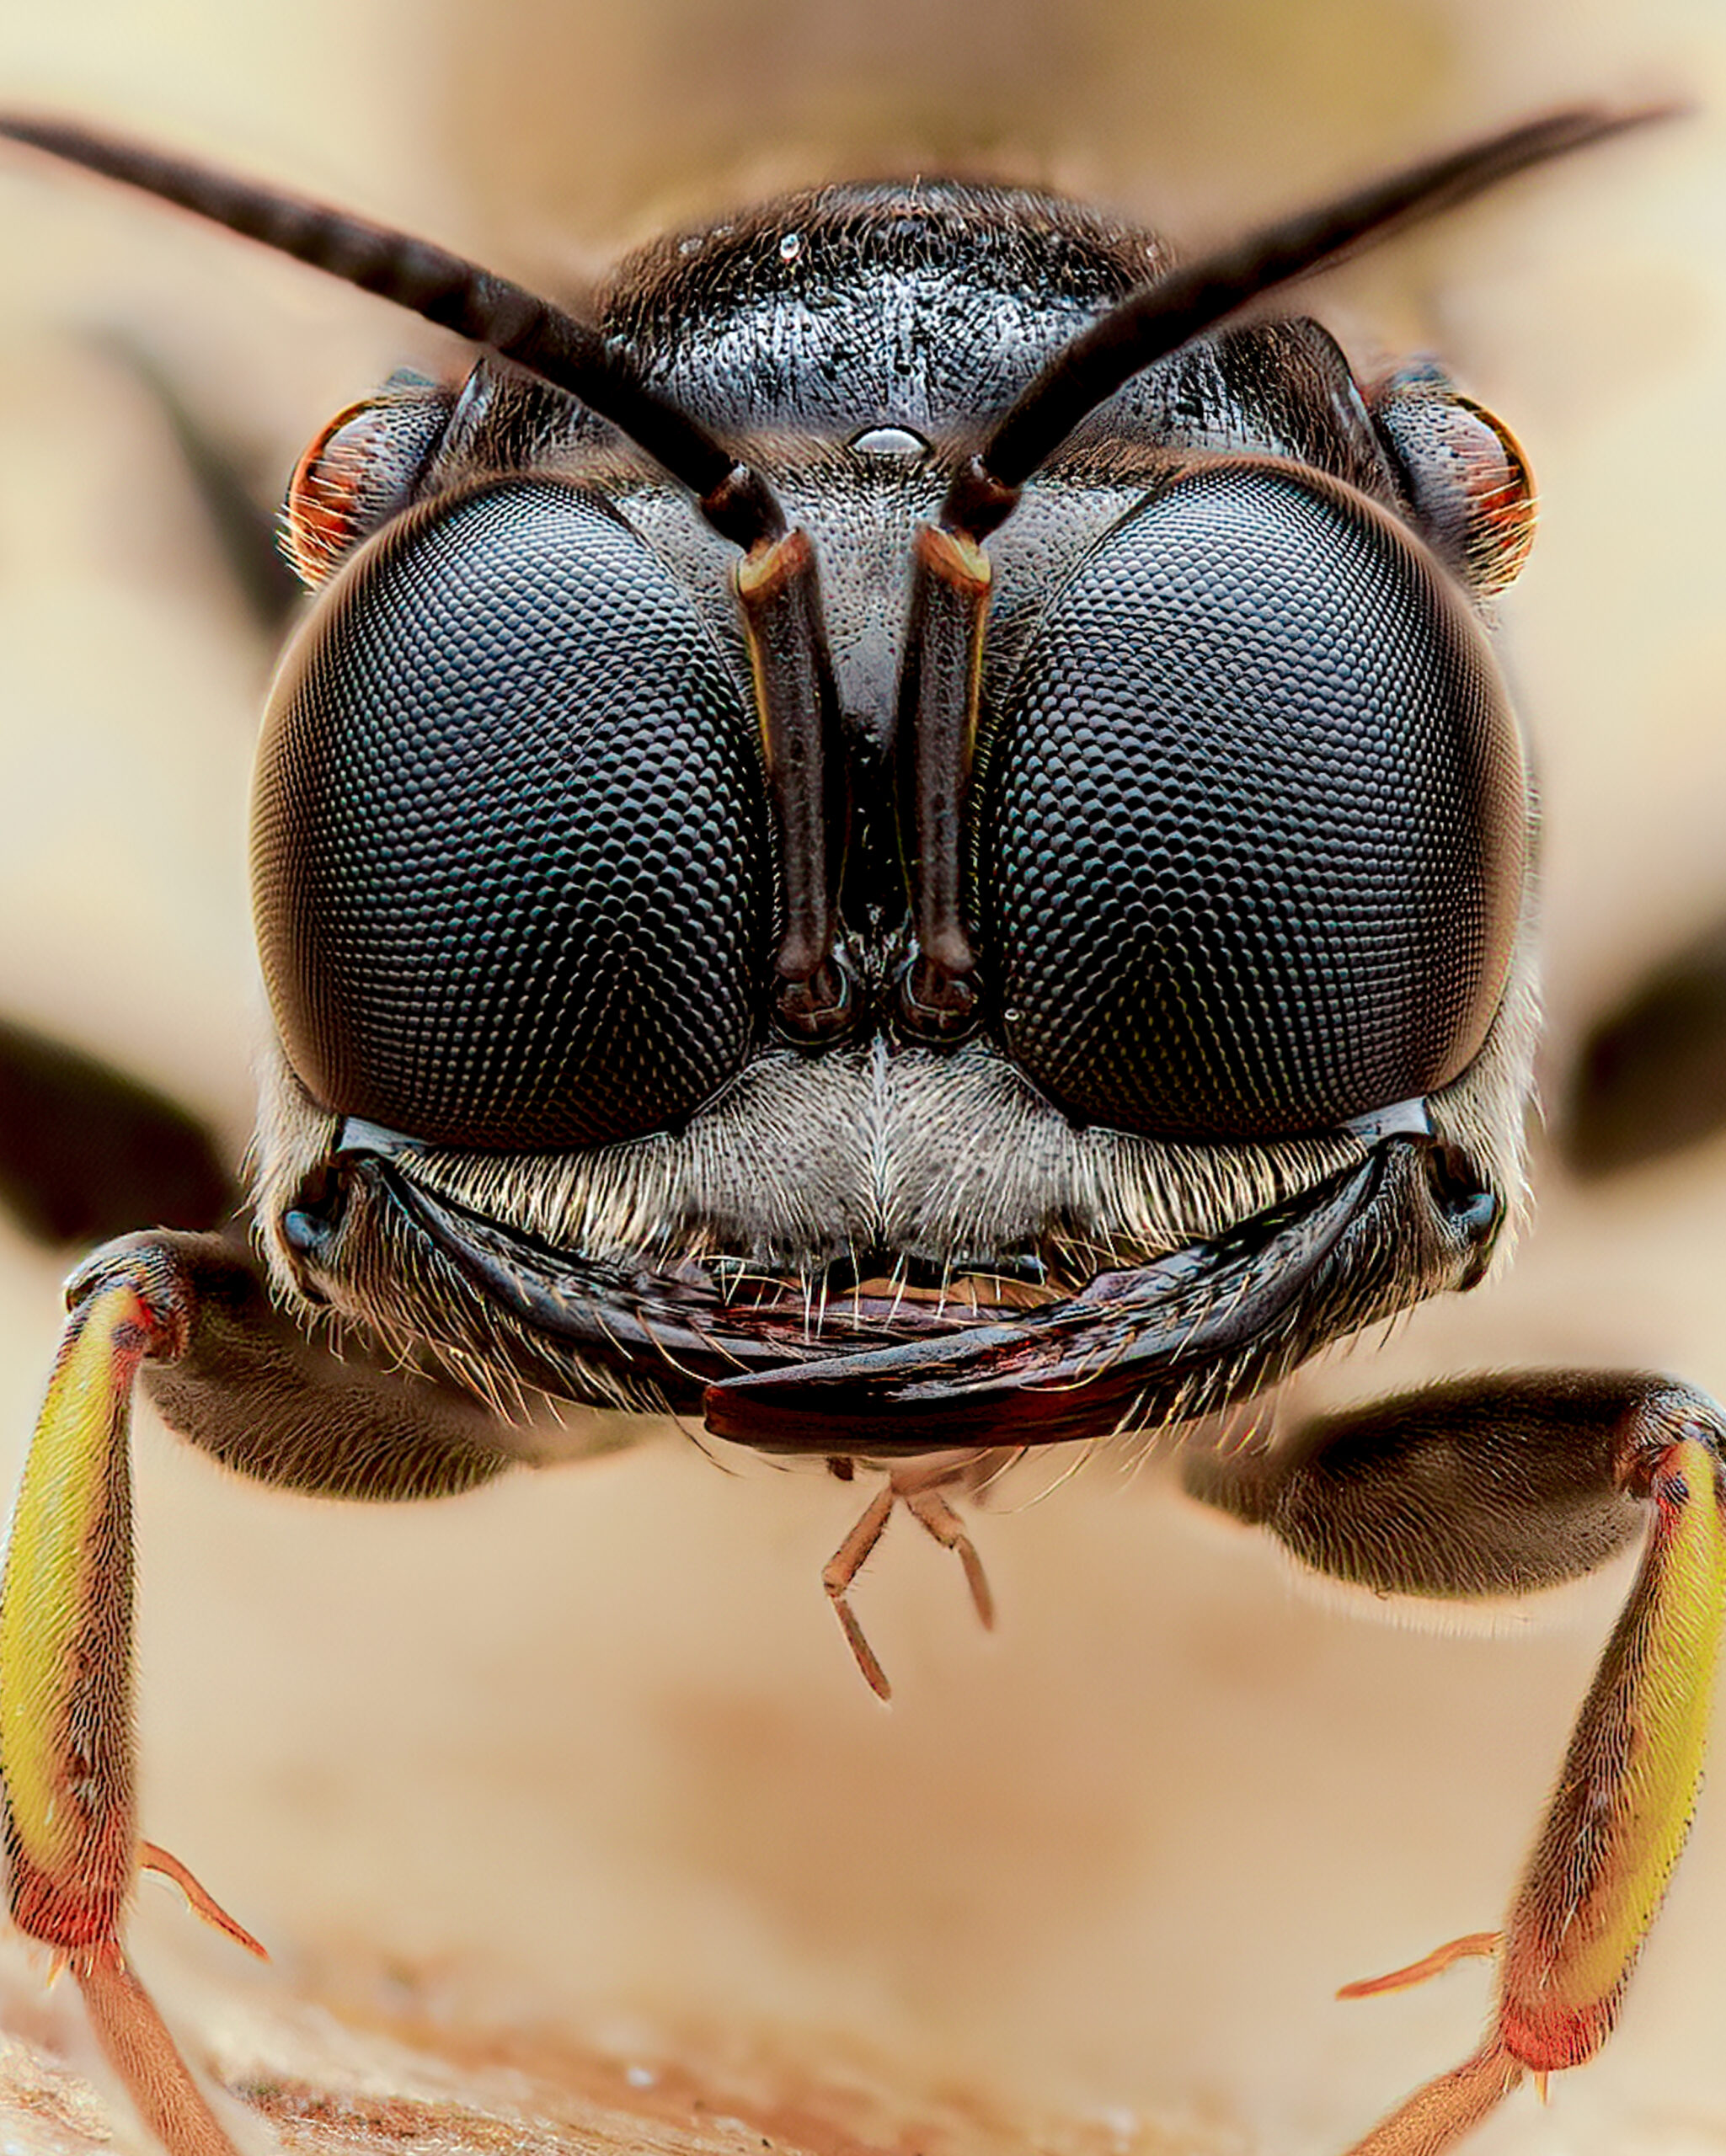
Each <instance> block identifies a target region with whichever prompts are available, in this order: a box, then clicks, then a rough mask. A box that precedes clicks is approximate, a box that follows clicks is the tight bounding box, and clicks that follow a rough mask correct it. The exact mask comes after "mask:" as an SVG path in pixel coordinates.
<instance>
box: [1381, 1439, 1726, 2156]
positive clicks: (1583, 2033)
mask: <svg viewBox="0 0 1726 2156" xmlns="http://www.w3.org/2000/svg"><path fill="white" fill-rule="evenodd" d="M1693 1401H1694V1396H1691V1401H1690V1402H1687V1403H1686V1405H1687V1406H1689V1405H1692V1403H1693ZM1661 1405H1662V1406H1664V1405H1665V1404H1664V1403H1662V1404H1661ZM1659 1412H1660V1410H1659V1407H1656V1408H1655V1409H1654V1415H1658V1414H1659ZM1651 1419H1652V1417H1651ZM1656 1434H1657V1436H1658V1439H1659V1441H1657V1442H1650V1441H1649V1440H1650V1438H1651V1436H1654V1435H1656ZM1639 1435H1640V1438H1641V1442H1640V1443H1639V1444H1638V1446H1637V1448H1636V1449H1635V1451H1634V1452H1633V1454H1632V1456H1631V1457H1630V1459H1629V1460H1628V1461H1627V1465H1626V1470H1625V1476H1624V1482H1625V1486H1626V1487H1627V1488H1628V1489H1629V1490H1631V1491H1632V1492H1634V1494H1636V1495H1637V1496H1638V1497H1642V1498H1643V1499H1644V1500H1645V1501H1646V1502H1648V1503H1649V1505H1650V1507H1651V1508H1652V1512H1653V1518H1652V1521H1651V1524H1650V1527H1649V1540H1648V1543H1647V1546H1646V1548H1645V1550H1644V1553H1643V1561H1642V1566H1641V1570H1640V1571H1639V1572H1638V1575H1637V1578H1636V1583H1635V1585H1634V1587H1633V1588H1632V1590H1631V1593H1630V1598H1629V1600H1628V1602H1627V1604H1626V1605H1625V1608H1624V1610H1623V1613H1622V1615H1621V1616H1620V1618H1619V1620H1618V1623H1617V1625H1616V1627H1615V1629H1614V1630H1613V1633H1612V1636H1611V1641H1609V1643H1608V1645H1607V1647H1606V1653H1605V1655H1604V1656H1603V1657H1602V1658H1601V1662H1600V1668H1599V1670H1598V1672H1597V1673H1596V1674H1595V1681H1594V1684H1593V1686H1592V1688H1591V1689H1590V1692H1589V1695H1588V1698H1587V1700H1585V1701H1584V1705H1583V1708H1582V1711H1581V1713H1580V1715H1579V1717H1578V1719H1577V1723H1576V1727H1575V1731H1574V1734H1573V1736H1572V1737H1571V1740H1570V1748H1569V1750H1568V1753H1567V1754H1566V1755H1565V1759H1564V1764H1563V1769H1562V1770H1561V1772H1560V1774H1559V1777H1558V1788H1557V1790H1555V1792H1554V1794H1553V1796H1552V1801H1551V1803H1550V1805H1549V1806H1548V1807H1547V1815H1546V1818H1545V1820H1544V1822H1542V1828H1541V1831H1540V1834H1539V1836H1538V1838H1537V1839H1536V1844H1535V1848H1534V1853H1533V1854H1532V1855H1531V1858H1530V1859H1529V1862H1528V1865H1527V1869H1526V1871H1525V1872H1524V1875H1523V1877H1522V1880H1521V1882H1520V1886H1519V1887H1518V1888H1517V1892H1516V1895H1515V1900H1514V1901H1513V1903H1512V1904H1511V1908H1510V1918H1509V1921H1508V1923H1507V1924H1506V1926H1505V1929H1504V1940H1503V1945H1502V1949H1501V1955H1500V1960H1499V1998H1498V2007H1497V2012H1496V2015H1495V2017H1494V2024H1493V2026H1492V2027H1491V2029H1490V2030H1489V2031H1488V2035H1487V2038H1486V2041H1485V2042H1484V2044H1483V2046H1482V2047H1481V2049H1480V2050H1479V2051H1478V2052H1477V2053H1476V2054H1475V2055H1474V2057H1472V2059H1470V2060H1468V2061H1467V2063H1465V2064H1464V2065H1463V2066H1461V2067H1459V2068H1456V2070H1455V2071H1454V2072H1453V2073H1448V2074H1443V2075H1440V2077H1439V2079H1437V2080H1435V2081H1432V2082H1429V2083H1428V2084H1427V2085H1426V2086H1425V2087H1424V2089H1419V2091H1418V2092H1417V2093H1416V2094H1415V2095H1413V2096H1412V2097H1410V2098H1409V2099H1408V2101H1407V2102H1406V2103H1405V2104H1403V2105H1401V2106H1400V2107H1399V2108H1398V2109H1397V2111H1394V2112H1392V2114H1391V2115H1390V2116H1389V2117H1387V2118H1386V2119H1384V2120H1381V2121H1380V2123H1379V2125H1378V2126H1377V2127H1375V2128H1374V2129H1373V2131H1372V2132H1371V2133H1370V2134H1368V2135H1367V2136H1366V2137H1365V2140H1363V2141H1361V2142H1360V2143H1357V2144H1356V2146H1355V2149H1354V2150H1352V2151H1351V2152H1350V2156H1442V2152H1443V2151H1445V2150H1447V2149H1450V2148H1454V2147H1455V2146H1456V2143H1458V2142H1459V2141H1461V2139H1462V2138H1463V2137H1464V2136H1465V2135H1466V2134H1467V2133H1468V2132H1471V2131H1472V2129H1473V2128H1474V2127H1476V2126H1478V2124H1479V2123H1480V2121H1482V2120H1483V2118H1484V2117H1485V2116H1487V2114H1488V2112H1489V2111H1492V2110H1493V2109H1494V2107H1495V2106H1496V2105H1497V2104H1498V2103H1499V2101H1500V2100H1502V2099H1503V2097H1504V2095H1507V2094H1508V2093H1509V2092H1510V2089H1513V2088H1514V2087H1515V2085H1516V2084H1517V2083H1518V2082H1519V2081H1520V2080H1521V2079H1523V2077H1524V2076H1525V2075H1526V2074H1531V2075H1532V2076H1534V2077H1535V2078H1536V2080H1537V2081H1539V2082H1541V2083H1542V2084H1543V2083H1544V2080H1545V2078H1546V2076H1547V2074H1548V2073H1553V2072H1556V2071H1557V2070H1558V2069H1559V2068H1563V2067H1568V2066H1579V2065H1581V2064H1582V2063H1583V2062H1584V2060H1586V2059H1589V2058H1591V2057H1593V2056H1594V2055H1595V2052H1597V2051H1599V2049H1600V2047H1601V2045H1602V2044H1604V2043H1605V2042H1606V2038H1607V2037H1608V2036H1610V2035H1611V2031H1612V2026H1613V2024H1614V2022H1615V2021H1616V2019H1617V2014H1618V2008H1619V2004H1620V2002H1621V2001H1622V1998H1623V1995H1624V1989H1625V1986H1626V1985H1627V1983H1628V1982H1629V1980H1630V1976H1631V1972H1632V1969H1633V1968H1634V1967H1635V1965H1636V1960H1637V1956H1638V1954H1639V1953H1640V1952H1641V1951H1642V1945H1643V1940H1644V1939H1645V1938H1646V1937H1647V1935H1648V1932H1649V1927H1650V1925H1651V1924H1653V1923H1654V1918H1655V1916H1656V1915H1657V1914H1658V1913H1659V1907H1660V1903H1661V1900H1662V1898H1663V1897H1664V1896H1665V1891H1666V1885H1667V1881H1668V1880H1669V1879H1670V1876H1671V1872H1672V1867H1673V1865H1675V1863H1676V1862H1677V1860H1678V1857H1679V1854H1680V1852H1681V1850H1682V1849H1683V1846H1684V1841H1685V1837H1686V1834H1687V1833H1688V1832H1689V1828H1690V1821H1691V1812H1692V1811H1693V1810H1694V1808H1695V1804H1696V1797H1697V1788H1698V1786H1699V1785H1700V1782H1701V1779H1702V1756H1703V1750H1704V1747H1705V1744H1706V1741H1707V1726H1708V1717H1709V1710H1710V1706H1711V1704H1712V1700H1713V1689H1714V1673H1715V1667H1716V1663H1717V1661H1718V1654H1719V1647H1720V1640H1721V1632H1722V1626H1723V1619H1726V1468H1723V1460H1722V1455H1721V1450H1720V1438H1719V1433H1718V1426H1716V1425H1715V1424H1713V1422H1707V1423H1704V1422H1702V1420H1701V1418H1700V1417H1696V1416H1695V1415H1694V1414H1693V1413H1691V1414H1690V1415H1686V1416H1684V1417H1678V1416H1675V1415H1674V1416H1671V1417H1670V1420H1668V1421H1667V1422H1665V1427H1664V1428H1661V1429H1659V1431H1658V1433H1651V1432H1650V1431H1649V1429H1648V1428H1647V1426H1646V1425H1644V1427H1643V1430H1642V1432H1641V1433H1639Z"/></svg>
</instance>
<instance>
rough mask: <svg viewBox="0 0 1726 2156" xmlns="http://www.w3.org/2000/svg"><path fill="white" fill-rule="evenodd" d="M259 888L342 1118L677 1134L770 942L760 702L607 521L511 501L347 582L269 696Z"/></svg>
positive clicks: (662, 571)
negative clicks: (752, 714)
mask: <svg viewBox="0 0 1726 2156" xmlns="http://www.w3.org/2000/svg"><path fill="white" fill-rule="evenodd" d="M253 873H254V894H255V900H256V907H257V914H258V936H259V949H260V951H261V953H262V955H263V960H264V969H265V979H266V980H267V982H268V985H269V988H270V1001H271V1005H272V1007H273V1009H274V1011H275V1020H276V1024H277V1026H278V1027H279V1028H280V1030H281V1037H282V1042H283V1045H284V1046H285V1048H286V1051H287V1054H288V1059H289V1060H290V1062H291V1064H292V1065H293V1068H294V1070H296V1072H297V1074H298V1075H299V1077H300V1079H301V1081H302V1083H303V1084H304V1085H305V1086H306V1087H307V1091H309V1092H310V1093H311V1095H312V1096H313V1098H314V1099H315V1100H316V1101H318V1102H319V1103H320V1104H321V1105H322V1106H323V1107H328V1108H331V1109H334V1110H336V1111H338V1112H339V1113H343V1114H346V1115H355V1116H362V1117H364V1118H366V1119H367V1120H369V1121H371V1122H374V1123H382V1124H385V1125H387V1127H388V1128H390V1129H395V1130H400V1131H403V1132H407V1133H409V1134H412V1135H413V1136H415V1137H419V1138H424V1139H430V1140H433V1141H435V1142H439V1143H443V1144H448V1145H466V1146H483V1147H495V1148H506V1149H509V1150H523V1151H546V1150H561V1149H564V1148H567V1147H574V1146H585V1145H600V1144H604V1143H607V1142H608V1141H610V1140H613V1139H623V1138H630V1137H635V1136H639V1135H640V1134H643V1133H645V1132H647V1131H650V1130H655V1129H661V1128H664V1127H665V1125H667V1124H668V1123H675V1122H676V1121H678V1120H680V1119H681V1118H683V1117H686V1116H687V1115H688V1114H689V1113H691V1112H692V1110H693V1109H695V1108H696V1107H699V1106H700V1104H701V1103H702V1102H703V1101H704V1100H705V1099H706V1098H707V1097H708V1095H709V1094H711V1093H712V1092H713V1091H716V1090H717V1089H718V1088H719V1086H722V1085H723V1084H724V1082H725V1081H726V1080H727V1079H729V1078H730V1077H732V1076H733V1075H735V1073H736V1071H737V1070H739V1069H740V1066H741V1065H742V1062H743V1059H744V1057H745V1052H746V1050H747V1048H748V1044H749V1041H750V1038H751V1033H752V1031H753V1028H754V1024H755V1019H756V1006H757V1003H758V1001H759V997H760V983H761V979H762V978H763V974H764V973H765V970H766V959H767V944H768V937H769V934H770V931H771V928H772V863H771V849H770V844H769V835H768V819H767V802H766V798H765V793H764V791H763V787H762V781H761V768H760V760H759V751H758V750H757V749H756V745H755V742H754V739H753V733H752V728H751V721H750V718H749V716H748V706H747V702H746V700H745V695H744V693H743V691H741V690H740V688H739V686H738V684H737V681H736V680H735V676H734V675H733V673H732V671H731V669H730V667H729V664H728V663H727V661H726V659H725V658H724V655H723V654H722V653H721V652H720V650H719V646H718V644H717V643H715V641H714V639H713V636H712V635H711V634H710V632H708V629H707V628H706V627H705V626H704V624H703V622H702V620H701V618H700V616H699V615H698V613H697V610H696V607H695V605H694V602H693V600H692V598H691V597H690V595H689V594H688V593H687V590H684V589H683V587H682V586H681V585H680V584H678V583H677V582H676V579H674V578H673V577H672V575H671V572H670V571H669V570H668V569H667V568H666V567H665V564H664V563H663V562H662V561H661V560H660V558H659V557H658V556H657V555H656V554H655V553H654V552H651V551H650V549H649V547H647V546H646V544H645V543H644V542H643V540H642V539H641V538H640V537H639V535H638V534H637V533H636V532H635V531H633V529H632V528H631V527H630V526H628V524H626V523H625V522H624V520H623V518H622V517H621V516H619V515H617V513H616V512H615V511H614V510H612V509H611V508H610V507H609V506H608V505H607V504H606V503H604V502H603V501H601V500H599V499H596V498H595V497H593V496H590V495H586V494H580V493H578V492H576V491H575V490H574V489H573V488H568V487H563V486H558V485H553V484H550V483H524V482H498V483H492V484H490V485H489V486H487V487H484V488H480V489H478V490H477V491H476V492H474V493H473V494H467V495H464V496H461V497H459V498H455V499H441V500H437V501H434V502H433V503H431V504H428V505H427V506H426V507H425V509H423V510H417V511H412V512H410V513H409V515H406V516H404V517H403V518H401V519H400V520H398V522H397V523H395V524H394V525H393V526H390V527H389V528H388V530H387V531H385V532H384V533H383V534H382V536H380V538H379V539H378V540H377V541H376V542H374V543H373V545H372V547H371V548H370V550H369V551H367V552H364V553H362V554H361V556H360V557H359V558H357V559H356V561H355V563H354V564H353V566H352V568H350V570H349V571H348V573H347V574H346V576H345V579H343V580H342V581H340V582H339V583H338V584H335V585H334V586H333V587H332V590H331V593H330V597H329V602H328V605H327V606H326V609H325V611H323V612H322V613H321V614H320V615H318V616H315V617H314V619H313V622H312V623H311V624H310V625H309V626H308V628H307V632H306V634H305V636H304V637H303V638H302V641H301V643H300V644H299V646H298V647H297V649H296V651H295V652H294V654H292V655H291V658H290V660H289V663H288V664H287V666H286V669H285V670H284V674H283V677H282V680H281V683H280V684H279V686H278V687H277V690H276V694H275V701H274V702H273V704H272V706H271V709H270V718H269V721H268V723H267V724H266V727H265V737H264V743H263V747H262V750H261V752H260V763H259V782H258V792H257V799H256V804H255V809H254V839H253Z"/></svg>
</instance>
